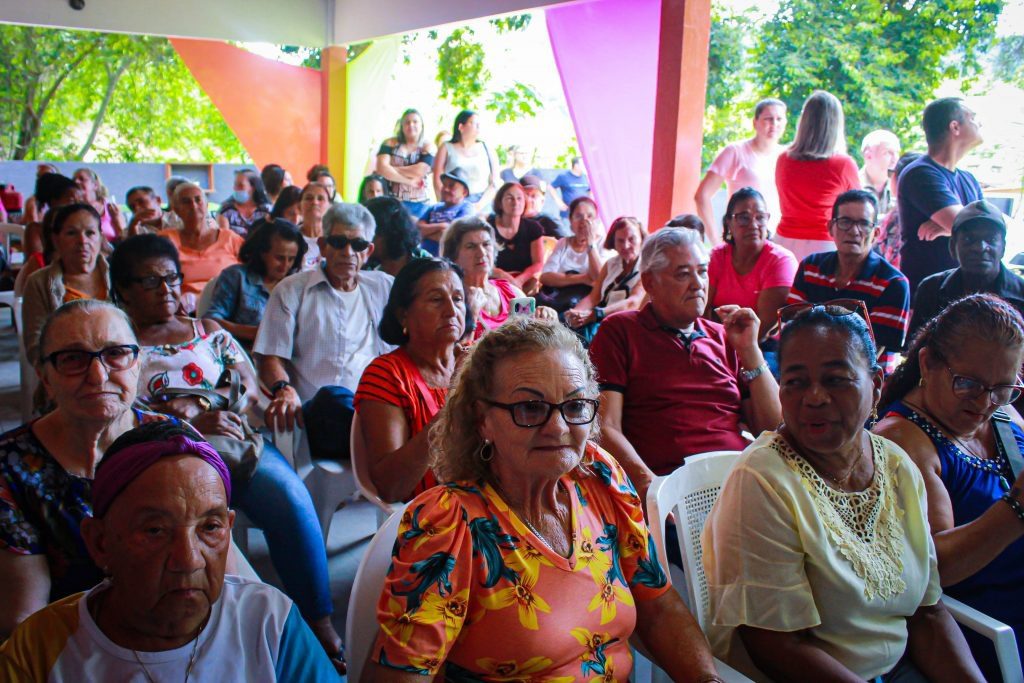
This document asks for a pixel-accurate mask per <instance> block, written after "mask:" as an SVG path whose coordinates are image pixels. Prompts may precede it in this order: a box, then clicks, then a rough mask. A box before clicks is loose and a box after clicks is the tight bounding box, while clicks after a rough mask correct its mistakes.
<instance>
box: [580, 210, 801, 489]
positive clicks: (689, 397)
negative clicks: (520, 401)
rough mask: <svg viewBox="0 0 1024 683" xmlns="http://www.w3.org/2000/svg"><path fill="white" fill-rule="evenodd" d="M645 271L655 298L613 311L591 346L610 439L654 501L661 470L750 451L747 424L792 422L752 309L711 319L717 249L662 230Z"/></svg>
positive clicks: (644, 257)
mask: <svg viewBox="0 0 1024 683" xmlns="http://www.w3.org/2000/svg"><path fill="white" fill-rule="evenodd" d="M640 263H641V264H642V265H641V271H640V278H641V281H642V282H643V285H644V290H645V291H646V292H647V294H648V296H649V297H650V303H648V304H647V305H645V306H644V307H643V308H642V309H640V310H639V311H626V312H622V313H616V314H614V315H610V316H608V318H606V319H605V320H604V321H603V322H602V323H601V327H600V329H599V330H598V332H597V336H596V337H595V338H594V341H593V343H592V344H591V347H590V356H591V359H592V360H593V361H594V365H595V366H597V376H598V381H599V382H600V387H601V428H602V435H603V439H602V445H603V446H604V447H605V448H606V449H607V450H608V451H609V452H610V453H611V454H612V455H614V456H615V458H616V459H617V460H618V461H619V463H620V464H621V465H622V466H623V468H625V470H626V472H627V474H629V476H630V478H631V479H632V481H633V485H634V486H636V488H637V491H638V492H639V494H640V499H641V500H644V497H645V496H646V492H647V487H648V486H649V485H650V483H651V481H652V480H653V479H654V477H655V476H656V475H665V474H669V473H671V472H672V471H673V470H675V469H676V468H677V467H679V466H680V465H681V464H682V463H683V459H684V458H685V457H686V456H688V455H693V454H695V453H704V452H707V451H716V450H742V449H743V448H745V447H746V445H747V443H748V442H747V440H746V439H745V438H744V437H743V436H742V435H741V433H740V432H741V429H742V427H741V423H742V424H744V425H746V426H747V428H748V429H749V430H750V431H751V432H753V434H755V435H757V434H759V433H760V432H761V431H763V430H765V429H775V428H776V427H777V426H778V425H779V423H780V422H781V421H782V410H781V407H780V405H779V386H778V384H777V383H776V382H775V378H774V377H772V374H771V373H770V372H769V371H768V365H767V364H766V363H765V361H764V356H763V355H762V354H761V350H760V348H758V345H757V334H758V330H759V328H760V322H759V321H758V319H757V316H756V315H755V314H754V312H753V311H752V310H750V309H749V308H740V307H739V306H720V307H719V308H718V309H716V313H717V314H718V317H719V319H720V320H722V321H723V324H721V325H720V324H718V323H714V322H711V321H709V320H706V319H705V318H703V317H702V315H703V313H704V308H705V306H706V305H707V295H708V274H707V269H708V255H707V252H706V251H705V250H704V246H703V244H702V242H701V240H700V236H699V235H698V234H697V233H696V232H695V231H693V230H687V229H681V228H662V229H661V230H659V231H658V232H656V233H655V234H653V235H652V236H651V237H650V238H648V240H647V242H646V243H645V244H644V246H643V251H642V253H641V256H640Z"/></svg>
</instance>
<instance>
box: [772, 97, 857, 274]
mask: <svg viewBox="0 0 1024 683" xmlns="http://www.w3.org/2000/svg"><path fill="white" fill-rule="evenodd" d="M775 187H776V188H777V189H778V191H779V204H780V205H781V207H782V218H781V220H780V221H779V228H778V232H777V233H776V234H775V238H774V239H775V242H777V243H778V244H781V245H782V246H784V247H786V248H787V249H789V250H790V251H791V252H793V254H794V255H795V256H796V258H797V259H798V260H803V259H804V258H806V257H807V256H810V255H811V254H814V253H817V252H819V251H834V250H835V248H836V245H835V243H834V242H833V241H832V238H831V237H830V236H829V234H828V222H829V219H830V218H831V217H832V204H833V203H834V202H835V200H836V197H838V196H839V195H841V194H842V193H844V192H846V191H847V190H859V189H860V187H861V184H860V177H859V176H858V173H857V164H856V163H854V161H853V159H851V158H850V157H849V156H847V155H846V132H845V126H844V123H843V105H842V104H840V103H839V100H837V99H836V98H835V96H834V95H832V94H830V93H827V92H825V91H824V90H816V91H814V92H813V93H812V94H811V96H810V97H808V98H807V101H806V102H804V109H803V111H802V112H801V113H800V122H799V123H798V124H797V126H796V138H795V139H794V140H793V144H792V145H790V147H789V148H788V149H787V150H786V151H785V153H783V154H782V155H781V156H779V160H778V162H776V164H775Z"/></svg>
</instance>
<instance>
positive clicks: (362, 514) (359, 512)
mask: <svg viewBox="0 0 1024 683" xmlns="http://www.w3.org/2000/svg"><path fill="white" fill-rule="evenodd" d="M20 386H21V376H20V374H19V370H18V343H17V337H16V336H15V331H14V327H13V325H12V322H11V315H10V309H7V308H0V431H2V432H6V431H8V430H10V429H14V428H15V427H17V426H19V425H20V424H21V414H20V410H19V407H18V406H19V402H18V399H19V393H20ZM375 510H376V508H375V507H374V506H373V505H372V504H371V503H369V502H367V501H365V500H361V499H360V500H358V501H355V502H352V503H349V504H347V505H345V506H344V507H343V508H341V509H340V510H338V512H336V513H335V514H334V520H333V521H332V522H331V533H330V537H329V539H328V543H327V568H328V572H329V573H330V578H331V596H332V598H333V600H334V619H333V621H334V626H335V628H336V629H337V630H338V633H340V634H342V635H344V633H345V616H346V613H347V611H348V597H349V593H350V592H351V590H352V581H353V580H354V579H355V575H356V568H357V567H358V566H359V560H360V559H361V558H362V556H363V553H364V551H365V550H366V547H367V545H368V544H369V542H370V538H371V537H372V536H373V533H374V532H375V531H376V530H377V520H376V514H375ZM249 561H250V562H251V563H252V565H253V567H254V568H255V569H256V571H257V573H259V575H260V577H261V578H262V579H263V580H264V581H266V582H267V583H269V584H271V585H274V586H277V587H278V588H282V586H281V582H280V580H279V579H278V577H277V573H276V572H275V571H274V568H273V565H272V564H271V563H270V557H269V555H268V554H267V546H266V543H265V542H264V539H263V534H262V533H260V532H259V531H258V530H252V531H250V532H249Z"/></svg>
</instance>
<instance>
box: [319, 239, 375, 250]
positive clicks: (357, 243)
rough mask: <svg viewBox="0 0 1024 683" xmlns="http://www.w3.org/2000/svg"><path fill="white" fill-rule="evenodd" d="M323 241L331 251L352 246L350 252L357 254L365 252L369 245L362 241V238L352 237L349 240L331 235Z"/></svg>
mask: <svg viewBox="0 0 1024 683" xmlns="http://www.w3.org/2000/svg"><path fill="white" fill-rule="evenodd" d="M324 241H325V242H327V244H328V245H330V246H331V248H332V249H344V248H345V247H347V246H349V245H352V251H354V252H356V253H359V252H361V251H366V250H367V248H368V247H369V246H370V243H369V242H367V241H366V240H364V239H363V238H362V237H354V238H352V239H349V238H348V237H344V236H342V235H331V236H330V237H326V238H324Z"/></svg>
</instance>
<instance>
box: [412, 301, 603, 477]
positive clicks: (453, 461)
mask: <svg viewBox="0 0 1024 683" xmlns="http://www.w3.org/2000/svg"><path fill="white" fill-rule="evenodd" d="M530 351H533V352H546V351H568V352H569V353H570V354H571V355H572V356H573V357H575V358H576V359H577V360H578V361H579V362H580V365H581V366H582V367H583V372H584V374H585V376H586V386H585V388H584V391H585V393H586V395H587V396H593V397H596V396H597V392H598V388H597V375H596V372H595V371H594V365H593V363H591V362H590V356H589V355H587V351H586V349H584V348H583V344H582V343H580V340H579V337H577V336H576V335H575V334H573V333H572V332H570V331H569V330H568V329H567V328H566V327H564V326H563V325H560V324H559V323H556V322H548V321H545V320H536V319H534V318H527V317H515V318H510V319H509V320H508V322H506V323H505V324H504V325H502V326H501V327H498V328H496V329H494V330H491V331H490V332H488V333H487V334H485V335H484V336H483V337H482V338H481V339H480V341H478V342H477V343H476V344H475V345H474V346H473V347H472V349H470V351H469V352H468V353H469V356H468V357H467V358H466V359H465V360H464V361H463V363H462V366H461V367H460V368H459V370H458V371H457V372H456V374H455V377H454V378H453V379H452V387H451V389H450V390H449V392H448V399H447V401H446V402H445V405H444V408H442V409H441V412H440V413H439V414H438V417H437V421H436V422H435V423H434V426H433V427H431V429H430V466H431V468H432V469H433V470H434V473H435V474H436V475H437V478H438V480H439V481H442V482H445V481H477V480H479V479H484V480H490V479H491V478H492V475H491V470H490V466H489V465H488V463H487V462H485V461H483V460H481V459H480V456H479V453H480V447H481V446H482V445H483V439H482V438H481V437H480V432H479V427H480V421H481V419H482V411H481V401H486V400H490V399H492V398H493V396H494V389H495V386H494V378H495V374H496V373H495V370H496V369H497V367H498V364H499V363H500V362H501V361H503V360H504V359H506V358H508V357H509V356H511V355H513V354H517V353H523V352H530ZM599 434H600V426H599V424H598V420H596V419H595V420H594V421H593V422H592V423H591V425H590V434H589V435H588V438H589V439H591V440H595V439H597V437H598V435H599Z"/></svg>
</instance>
